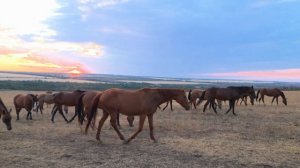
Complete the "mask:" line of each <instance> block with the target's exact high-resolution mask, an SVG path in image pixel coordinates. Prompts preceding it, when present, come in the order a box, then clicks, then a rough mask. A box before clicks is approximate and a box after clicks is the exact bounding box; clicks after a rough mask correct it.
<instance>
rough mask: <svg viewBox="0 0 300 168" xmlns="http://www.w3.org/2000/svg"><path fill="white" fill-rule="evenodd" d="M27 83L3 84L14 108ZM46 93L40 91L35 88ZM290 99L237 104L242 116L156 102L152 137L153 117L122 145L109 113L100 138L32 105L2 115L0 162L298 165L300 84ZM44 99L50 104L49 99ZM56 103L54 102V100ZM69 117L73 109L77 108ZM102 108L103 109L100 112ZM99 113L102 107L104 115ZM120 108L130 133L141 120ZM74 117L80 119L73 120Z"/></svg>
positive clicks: (6, 164) (3, 95) (41, 164)
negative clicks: (130, 120)
mask: <svg viewBox="0 0 300 168" xmlns="http://www.w3.org/2000/svg"><path fill="white" fill-rule="evenodd" d="M18 93H29V92H28V91H1V92H0V97H1V98H2V99H3V101H4V103H5V104H6V105H7V106H8V108H10V107H13V103H12V100H13V97H14V96H15V95H16V94H18ZM30 93H42V92H30ZM285 94H286V95H287V98H288V106H284V105H283V104H282V103H281V102H280V104H279V105H271V104H270V101H271V99H270V98H267V99H266V105H263V104H258V103H256V104H255V105H254V106H238V107H237V108H236V113H237V116H236V117H235V116H233V115H232V114H231V113H230V114H227V115H226V114H224V111H225V110H226V109H227V108H228V106H227V105H224V107H223V110H221V111H220V112H219V114H218V115H215V114H214V113H213V112H212V111H210V110H208V111H207V112H206V113H203V112H202V105H201V106H199V107H198V108H199V109H197V110H195V109H193V110H190V111H185V110H183V108H181V107H180V106H179V105H178V104H176V103H174V111H173V112H172V111H171V110H170V109H169V108H168V109H167V110H166V111H160V110H158V111H157V113H156V114H155V115H154V131H155V132H154V134H155V136H156V138H157V139H158V143H153V142H151V140H150V138H149V129H148V123H147V122H145V125H144V130H143V131H142V132H141V133H140V135H139V136H137V138H136V139H134V140H133V141H132V142H131V143H130V144H128V145H123V144H122V142H121V141H120V140H119V139H118V136H117V134H116V133H115V131H114V130H113V129H112V128H111V127H110V126H109V119H108V120H107V121H106V122H105V125H104V128H103V130H102V134H101V139H102V143H98V142H97V141H96V140H95V131H92V130H90V132H89V134H88V135H83V133H82V131H81V129H80V127H79V126H78V124H77V122H73V123H71V124H67V123H65V122H64V120H63V119H62V117H61V116H60V115H59V114H58V115H57V116H56V118H55V120H56V122H55V123H54V124H52V123H51V122H50V111H51V108H50V107H49V108H45V111H44V114H43V115H41V114H40V113H38V114H37V113H35V112H33V120H32V121H26V113H27V112H26V111H25V110H22V111H21V115H20V121H16V114H15V109H13V111H12V116H13V119H12V126H13V129H12V131H7V130H6V127H5V126H4V124H3V123H2V121H1V123H0V163H1V167H11V168H15V167H299V166H300V159H299V158H300V105H299V100H300V92H297V91H287V92H285ZM45 107H46V106H45ZM51 107H52V106H51ZM69 111H71V113H69V114H68V118H70V117H71V116H72V115H73V111H74V109H73V108H71V109H70V110H69ZM99 114H101V112H99ZM99 116H100V115H99ZM125 119H126V117H124V116H121V125H122V128H121V132H122V133H123V134H124V135H125V137H129V136H130V135H131V134H132V133H133V132H134V131H135V130H136V128H137V125H138V121H137V120H138V119H137V118H136V120H135V121H134V123H135V127H134V128H129V127H128V124H127V123H126V120H125ZM74 121H75V120H74Z"/></svg>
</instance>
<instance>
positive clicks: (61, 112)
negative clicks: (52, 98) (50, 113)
mask: <svg viewBox="0 0 300 168" xmlns="http://www.w3.org/2000/svg"><path fill="white" fill-rule="evenodd" d="M58 112H59V114H60V115H62V117H63V118H64V120H65V121H66V122H67V123H70V122H72V120H71V121H68V120H67V118H66V116H65V115H64V112H63V109H62V106H59V108H58ZM76 115H77V113H76V110H75V115H74V116H73V119H74V118H75V117H76Z"/></svg>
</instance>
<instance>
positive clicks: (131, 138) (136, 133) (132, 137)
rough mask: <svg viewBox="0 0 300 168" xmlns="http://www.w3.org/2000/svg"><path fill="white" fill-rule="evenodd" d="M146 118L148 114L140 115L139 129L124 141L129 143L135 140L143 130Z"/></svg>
mask: <svg viewBox="0 0 300 168" xmlns="http://www.w3.org/2000/svg"><path fill="white" fill-rule="evenodd" d="M145 119H146V114H142V115H140V124H139V129H138V130H137V131H136V132H135V133H134V134H133V135H132V136H131V137H130V138H129V139H127V140H126V141H125V142H124V143H129V142H130V141H131V140H133V139H134V138H135V137H136V136H137V135H138V134H139V133H140V132H141V131H142V130H143V126H144V122H145Z"/></svg>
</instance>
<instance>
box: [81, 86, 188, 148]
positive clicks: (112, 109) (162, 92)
mask: <svg viewBox="0 0 300 168" xmlns="http://www.w3.org/2000/svg"><path fill="white" fill-rule="evenodd" d="M170 100H175V101H177V102H178V103H179V104H180V105H181V106H182V107H184V108H185V109H186V110H189V109H190V105H189V102H188V100H187V97H186V95H185V91H184V90H183V89H157V88H156V89H152V88H151V89H150V88H144V89H139V90H124V89H117V88H113V89H108V90H105V91H104V92H102V94H101V95H100V96H96V97H95V98H94V100H93V106H92V110H91V112H90V116H89V119H88V123H87V125H86V129H85V132H86V133H87V131H88V128H89V125H90V122H91V120H92V118H93V116H94V115H95V112H96V110H97V106H98V103H100V107H101V108H102V109H103V115H102V118H101V120H100V121H99V125H98V131H97V134H96V139H97V140H99V141H100V132H101V128H102V126H103V124H104V122H105V120H106V119H107V117H108V116H110V123H111V125H112V127H113V128H114V130H115V131H116V132H117V134H118V136H119V138H120V139H121V140H124V143H128V142H130V141H131V140H132V139H134V138H135V137H136V136H137V135H138V134H139V133H140V132H141V131H142V129H143V126H144V122H145V119H146V117H148V122H149V128H150V138H151V139H152V140H153V141H154V142H156V140H155V138H154V135H153V114H154V113H155V112H156V110H157V108H158V106H159V105H160V104H162V103H164V102H167V101H170ZM99 101H100V102H99ZM118 113H122V114H124V115H127V116H140V121H139V128H138V130H137V131H136V132H135V133H134V134H133V135H132V136H131V137H130V138H129V139H127V140H125V138H124V136H123V135H122V134H121V132H120V131H119V129H118V127H117V125H116V119H117V114H118Z"/></svg>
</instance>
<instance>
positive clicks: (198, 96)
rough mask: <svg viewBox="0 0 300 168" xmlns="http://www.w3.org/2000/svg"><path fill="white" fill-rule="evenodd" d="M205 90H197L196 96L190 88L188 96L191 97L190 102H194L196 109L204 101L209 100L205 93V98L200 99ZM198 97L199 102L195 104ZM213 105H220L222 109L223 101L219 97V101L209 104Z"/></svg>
mask: <svg viewBox="0 0 300 168" xmlns="http://www.w3.org/2000/svg"><path fill="white" fill-rule="evenodd" d="M203 92H204V91H200V92H199V91H196V93H194V96H193V91H192V90H190V92H189V96H188V97H190V103H191V104H194V107H195V109H196V107H197V106H198V105H199V104H201V103H202V101H204V100H207V98H208V96H207V95H204V98H203V99H200V97H201V95H202V93H203ZM199 94H200V95H199ZM197 99H198V102H197V103H196V104H195V103H194V102H196V100H197ZM212 106H215V107H216V106H218V108H219V109H222V101H221V100H218V99H217V103H216V102H214V103H210V104H209V108H212Z"/></svg>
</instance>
